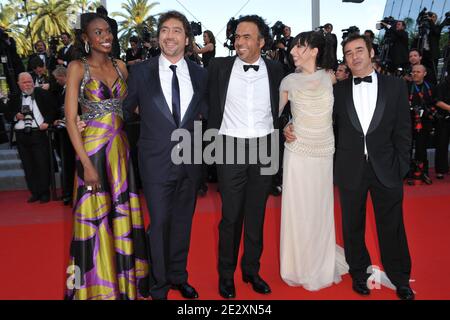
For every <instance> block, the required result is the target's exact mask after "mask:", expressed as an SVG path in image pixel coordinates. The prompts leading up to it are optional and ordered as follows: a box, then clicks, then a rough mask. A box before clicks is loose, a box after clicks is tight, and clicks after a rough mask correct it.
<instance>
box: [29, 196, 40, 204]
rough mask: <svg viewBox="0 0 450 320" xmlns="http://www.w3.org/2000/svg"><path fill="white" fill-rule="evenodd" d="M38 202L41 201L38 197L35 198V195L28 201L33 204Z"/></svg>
mask: <svg viewBox="0 0 450 320" xmlns="http://www.w3.org/2000/svg"><path fill="white" fill-rule="evenodd" d="M36 201H39V197H37V196H35V195H32V196H31V197H29V198H28V200H27V202H28V203H33V202H36Z"/></svg>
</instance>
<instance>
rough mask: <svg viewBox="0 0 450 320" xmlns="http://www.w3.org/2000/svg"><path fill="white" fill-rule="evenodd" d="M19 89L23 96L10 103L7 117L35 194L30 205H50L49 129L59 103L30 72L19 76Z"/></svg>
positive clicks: (29, 187) (30, 188) (15, 97)
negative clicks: (38, 86)
mask: <svg viewBox="0 0 450 320" xmlns="http://www.w3.org/2000/svg"><path fill="white" fill-rule="evenodd" d="M18 85H19V89H20V91H21V92H20V93H19V94H18V95H14V96H12V98H11V100H9V102H8V107H7V109H8V110H7V112H5V116H6V118H7V120H9V121H11V122H12V126H11V128H12V129H13V130H14V133H15V135H16V141H17V150H18V151H19V156H20V159H21V160H22V165H23V169H24V171H25V180H26V182H27V186H28V190H30V192H31V197H30V198H29V199H28V202H29V203H32V202H36V201H40V202H41V203H46V202H49V200H50V191H49V187H50V150H49V148H50V146H49V143H48V137H47V129H48V126H49V124H51V123H53V121H54V120H55V115H56V110H57V108H56V101H55V99H54V98H53V96H52V95H51V93H49V92H48V91H46V90H43V89H42V88H34V84H33V78H32V77H31V75H30V74H29V73H27V72H23V73H21V74H19V78H18ZM27 119H29V120H27Z"/></svg>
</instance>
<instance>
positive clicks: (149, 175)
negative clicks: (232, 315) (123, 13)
mask: <svg viewBox="0 0 450 320" xmlns="http://www.w3.org/2000/svg"><path fill="white" fill-rule="evenodd" d="M191 33H192V32H191V27H190V24H189V22H188V20H187V19H186V17H185V16H184V15H182V14H181V13H179V12H176V11H170V12H167V13H165V14H162V15H161V16H160V19H159V22H158V36H159V45H160V48H161V51H162V54H161V56H160V57H156V58H153V59H150V60H147V61H145V62H142V63H141V64H137V65H134V66H132V67H131V70H130V76H129V79H128V97H127V99H126V100H125V102H124V114H125V117H126V119H129V118H130V117H131V115H132V113H133V112H134V111H135V109H136V107H137V106H138V107H139V114H140V117H141V128H140V138H139V142H138V158H139V170H140V172H141V179H142V184H143V188H144V193H145V198H146V200H147V206H148V210H149V213H150V221H151V222H150V227H149V230H148V237H149V247H150V266H151V273H152V276H153V280H154V283H153V284H152V286H151V289H150V294H151V295H152V298H153V299H166V298H167V293H168V291H169V289H170V287H171V286H172V288H173V289H177V290H179V291H180V292H181V294H182V295H183V297H185V298H189V299H195V298H197V297H198V294H197V291H196V290H195V289H194V288H193V287H192V286H190V285H189V284H188V282H187V281H188V273H187V270H186V265H187V257H188V251H189V242H190V235H191V226H192V218H193V214H194V210H195V204H196V193H197V189H198V186H199V181H200V178H201V168H202V166H201V163H202V162H201V161H200V163H199V164H194V163H193V162H191V163H186V162H184V163H182V164H179V165H177V164H175V161H174V159H173V158H172V157H171V153H174V152H176V153H177V154H179V152H186V151H185V150H186V149H187V148H184V147H185V141H183V142H181V143H178V141H172V139H171V136H172V134H174V133H177V132H183V133H187V134H188V136H189V137H190V138H191V140H192V144H193V136H194V123H195V121H197V120H200V119H201V115H203V116H206V112H207V102H206V93H205V91H206V81H207V72H206V70H205V69H203V68H201V67H199V66H197V65H196V64H195V63H192V62H191V61H189V60H187V59H184V55H185V49H186V47H187V46H188V45H189V39H191ZM199 123H201V122H199ZM200 132H201V127H200ZM197 145H198V146H199V148H200V152H201V147H202V143H201V141H200V142H199V143H198V144H197ZM184 156H185V154H183V157H184Z"/></svg>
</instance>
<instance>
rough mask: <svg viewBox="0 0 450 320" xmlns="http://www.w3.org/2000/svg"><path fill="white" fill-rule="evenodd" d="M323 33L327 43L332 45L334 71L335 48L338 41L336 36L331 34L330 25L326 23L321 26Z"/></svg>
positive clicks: (335, 61) (331, 27)
mask: <svg viewBox="0 0 450 320" xmlns="http://www.w3.org/2000/svg"><path fill="white" fill-rule="evenodd" d="M323 31H324V33H325V36H326V37H327V38H329V40H327V41H328V42H330V41H331V42H330V43H332V45H333V55H334V66H335V67H334V69H335V70H336V68H337V67H338V61H337V47H338V40H337V37H336V35H335V34H334V33H333V25H332V24H331V23H327V24H325V25H324V26H323Z"/></svg>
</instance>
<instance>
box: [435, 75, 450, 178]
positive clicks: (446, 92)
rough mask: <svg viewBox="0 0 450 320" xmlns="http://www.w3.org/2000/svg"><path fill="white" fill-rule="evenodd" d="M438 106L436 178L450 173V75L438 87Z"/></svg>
mask: <svg viewBox="0 0 450 320" xmlns="http://www.w3.org/2000/svg"><path fill="white" fill-rule="evenodd" d="M435 99H436V101H437V102H436V106H437V107H438V114H439V117H438V119H437V121H436V158H435V159H436V162H435V169H436V178H438V179H444V175H445V174H448V173H449V166H448V145H449V142H450V75H447V76H446V77H445V79H444V81H442V82H441V83H440V84H439V85H438V86H437V87H436V95H435Z"/></svg>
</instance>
